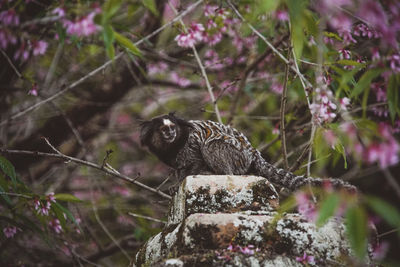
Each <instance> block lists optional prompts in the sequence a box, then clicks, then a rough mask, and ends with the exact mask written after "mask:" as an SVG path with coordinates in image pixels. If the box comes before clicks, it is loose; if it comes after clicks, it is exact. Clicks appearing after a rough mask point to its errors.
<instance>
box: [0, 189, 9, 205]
mask: <svg viewBox="0 0 400 267" xmlns="http://www.w3.org/2000/svg"><path fill="white" fill-rule="evenodd" d="M1 193H7V192H6V191H5V190H4V189H3V187H2V186H1V185H0V194H1ZM1 197H2V198H4V200H5V201H6V202H7V203H8V204H9V205H12V203H11V199H10V198H9V197H8V196H7V195H6V194H1Z"/></svg>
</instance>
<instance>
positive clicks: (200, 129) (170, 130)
mask: <svg viewBox="0 0 400 267" xmlns="http://www.w3.org/2000/svg"><path fill="white" fill-rule="evenodd" d="M141 127H142V128H141V133H140V140H141V144H142V145H143V146H147V147H148V148H149V150H150V151H151V152H152V153H154V154H155V155H156V156H157V157H158V158H159V159H160V160H161V161H162V162H164V163H165V164H167V165H168V166H170V167H172V168H173V169H175V170H176V171H177V176H178V179H179V181H182V180H183V179H184V178H185V177H186V176H188V175H196V174H231V175H234V174H235V175H246V174H254V175H259V176H263V177H265V178H267V179H268V180H269V181H271V182H272V183H275V184H278V185H280V186H282V187H285V188H288V189H289V190H291V191H294V190H296V189H298V188H299V187H302V186H304V185H306V184H311V185H313V186H321V185H322V184H323V183H326V182H330V183H331V185H332V186H334V187H335V188H344V189H347V190H349V191H356V188H355V187H354V186H352V185H350V184H348V183H346V182H344V181H342V180H338V179H320V178H309V177H304V176H296V175H294V174H293V173H291V172H288V171H286V170H283V169H279V168H277V167H274V166H273V165H271V164H270V163H268V162H267V161H265V159H264V158H263V157H262V156H261V153H260V152H259V151H258V150H257V149H255V148H253V147H252V145H251V144H250V142H249V141H248V139H247V138H246V136H244V135H243V134H242V133H241V132H239V131H238V130H236V129H234V128H232V127H230V126H226V125H223V124H220V123H216V122H213V121H201V120H190V121H186V120H184V119H182V118H179V117H177V116H175V115H174V113H169V114H167V115H162V116H159V117H155V118H153V119H152V120H150V121H145V122H143V123H142V125H141Z"/></svg>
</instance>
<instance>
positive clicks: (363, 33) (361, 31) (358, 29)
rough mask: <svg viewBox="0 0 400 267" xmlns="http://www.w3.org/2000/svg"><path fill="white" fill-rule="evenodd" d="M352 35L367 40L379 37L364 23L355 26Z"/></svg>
mask: <svg viewBox="0 0 400 267" xmlns="http://www.w3.org/2000/svg"><path fill="white" fill-rule="evenodd" d="M353 34H354V35H356V36H360V37H367V38H369V39H371V38H379V37H381V34H379V33H378V32H377V31H375V30H373V29H370V28H369V27H368V26H367V25H366V24H364V23H360V24H357V25H356V26H355V27H354V28H353Z"/></svg>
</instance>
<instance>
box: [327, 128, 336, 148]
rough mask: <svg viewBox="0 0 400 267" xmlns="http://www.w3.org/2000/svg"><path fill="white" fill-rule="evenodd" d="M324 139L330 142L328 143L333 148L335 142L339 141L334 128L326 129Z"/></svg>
mask: <svg viewBox="0 0 400 267" xmlns="http://www.w3.org/2000/svg"><path fill="white" fill-rule="evenodd" d="M324 139H325V141H326V142H327V143H328V145H329V146H330V147H332V148H334V147H335V144H336V142H337V137H336V135H335V133H334V132H333V131H332V130H325V131H324Z"/></svg>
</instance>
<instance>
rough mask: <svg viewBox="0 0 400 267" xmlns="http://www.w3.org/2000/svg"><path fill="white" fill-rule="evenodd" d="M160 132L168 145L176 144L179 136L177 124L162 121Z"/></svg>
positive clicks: (165, 120) (167, 120)
mask: <svg viewBox="0 0 400 267" xmlns="http://www.w3.org/2000/svg"><path fill="white" fill-rule="evenodd" d="M159 130H160V133H161V136H162V138H163V139H164V141H165V142H166V143H172V142H174V141H175V139H176V137H177V135H178V132H177V127H176V124H175V123H173V122H172V121H171V120H169V119H163V120H162V123H161V126H160V128H159Z"/></svg>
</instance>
